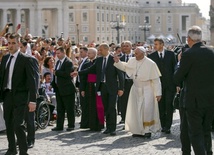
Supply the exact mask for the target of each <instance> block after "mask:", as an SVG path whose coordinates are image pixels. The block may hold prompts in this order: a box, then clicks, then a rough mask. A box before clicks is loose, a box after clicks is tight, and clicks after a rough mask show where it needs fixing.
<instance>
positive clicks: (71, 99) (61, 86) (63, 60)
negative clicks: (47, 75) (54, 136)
mask: <svg viewBox="0 0 214 155" xmlns="http://www.w3.org/2000/svg"><path fill="white" fill-rule="evenodd" d="M56 55H57V57H58V58H59V60H58V61H57V63H56V68H55V71H54V78H53V81H52V82H51V86H52V87H53V88H54V91H55V93H56V101H57V122H56V127H55V128H53V129H52V131H62V130H63V128H64V120H65V111H66V112H67V119H68V128H67V129H66V130H67V131H71V130H74V127H75V115H74V106H75V92H76V89H75V86H74V84H73V82H72V80H73V79H72V78H71V77H70V73H71V72H73V71H74V69H73V63H72V62H71V60H70V59H69V58H68V57H66V53H65V49H64V48H63V47H61V46H60V47H58V48H57V50H56Z"/></svg>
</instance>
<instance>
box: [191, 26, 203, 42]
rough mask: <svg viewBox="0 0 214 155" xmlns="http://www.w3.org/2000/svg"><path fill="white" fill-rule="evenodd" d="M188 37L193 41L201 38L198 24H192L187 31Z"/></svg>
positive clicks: (198, 40)
mask: <svg viewBox="0 0 214 155" xmlns="http://www.w3.org/2000/svg"><path fill="white" fill-rule="evenodd" d="M187 35H188V37H190V38H191V39H192V40H193V41H194V42H200V41H201V39H202V31H201V28H200V27H199V26H196V25H194V26H192V27H191V28H189V30H188V33H187Z"/></svg>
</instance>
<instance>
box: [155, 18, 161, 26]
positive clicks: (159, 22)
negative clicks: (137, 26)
mask: <svg viewBox="0 0 214 155" xmlns="http://www.w3.org/2000/svg"><path fill="white" fill-rule="evenodd" d="M155 24H161V17H160V16H156V18H155Z"/></svg>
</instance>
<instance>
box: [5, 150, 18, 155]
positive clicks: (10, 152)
mask: <svg viewBox="0 0 214 155" xmlns="http://www.w3.org/2000/svg"><path fill="white" fill-rule="evenodd" d="M16 154H17V151H10V150H7V152H6V153H5V155H16Z"/></svg>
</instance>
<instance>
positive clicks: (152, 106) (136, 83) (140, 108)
mask: <svg viewBox="0 0 214 155" xmlns="http://www.w3.org/2000/svg"><path fill="white" fill-rule="evenodd" d="M114 66H115V67H117V68H118V69H120V70H122V71H124V72H126V74H127V75H128V76H129V77H130V78H131V79H133V85H132V88H131V90H130V94H129V99H128V105H127V111H126V119H125V130H127V131H130V132H131V133H133V134H139V135H144V134H145V133H149V132H153V133H154V132H157V131H159V130H160V128H161V127H160V119H159V110H158V102H157V99H156V96H161V82H160V76H161V73H160V71H159V69H158V67H157V65H156V63H155V62H153V61H152V60H151V59H149V58H147V57H144V58H143V59H142V60H139V61H138V60H136V58H135V57H133V58H130V59H129V61H128V62H127V63H126V62H121V61H119V62H118V63H114Z"/></svg>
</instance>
